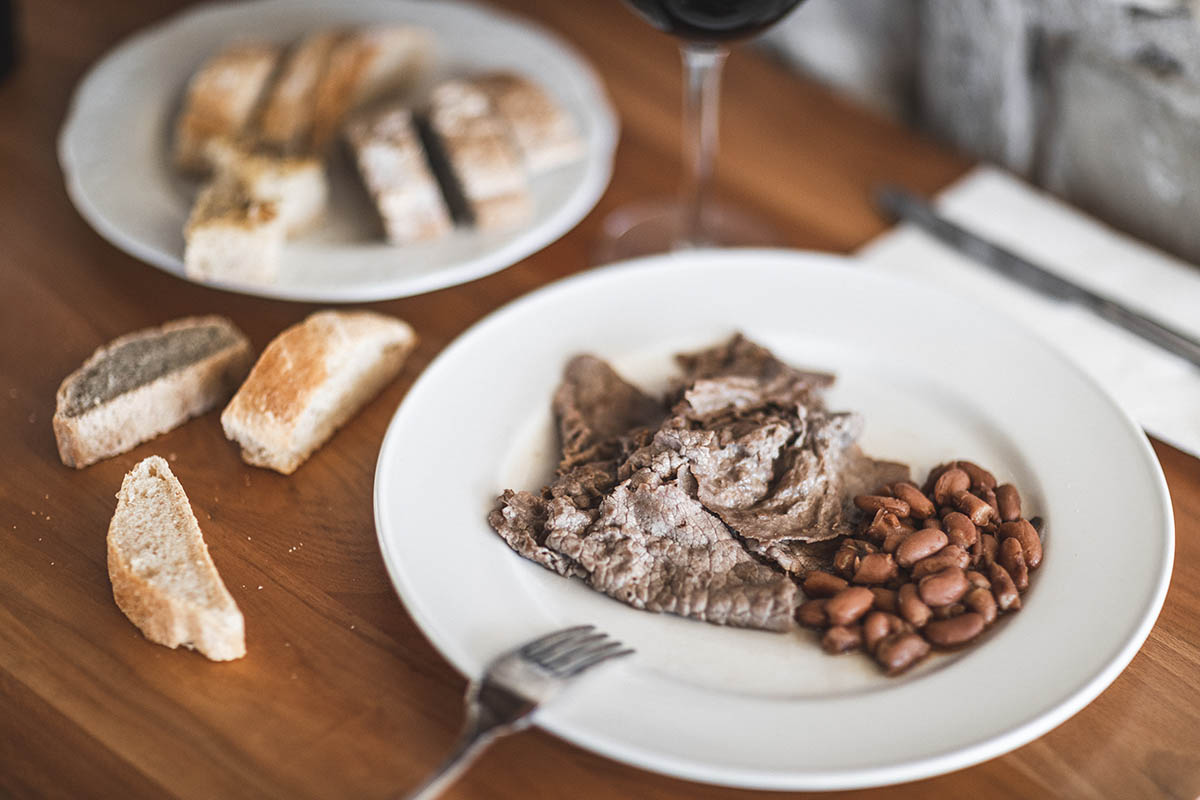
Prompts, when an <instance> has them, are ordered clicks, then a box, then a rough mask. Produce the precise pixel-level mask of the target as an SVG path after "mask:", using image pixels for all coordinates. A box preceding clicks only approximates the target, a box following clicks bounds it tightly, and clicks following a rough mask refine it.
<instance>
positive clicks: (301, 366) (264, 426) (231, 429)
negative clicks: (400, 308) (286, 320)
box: [221, 311, 417, 475]
mask: <svg viewBox="0 0 1200 800" xmlns="http://www.w3.org/2000/svg"><path fill="white" fill-rule="evenodd" d="M416 341H417V337H416V334H415V333H414V332H413V329H412V328H411V327H410V326H409V325H408V323H406V322H402V321H400V320H398V319H395V318H394V317H388V316H384V315H383V314H376V313H374V312H371V311H319V312H317V313H315V314H313V315H311V316H309V317H308V318H307V319H305V320H304V321H303V322H301V323H299V324H297V325H293V326H292V327H290V328H288V329H287V330H285V331H284V332H283V333H281V334H279V335H278V336H277V337H275V339H274V340H273V341H272V342H271V343H270V344H269V345H267V348H266V349H265V350H263V354H262V356H261V357H260V358H259V359H258V363H256V364H255V365H254V368H253V369H252V370H251V371H250V376H249V377H248V378H246V382H245V383H244V384H242V387H241V388H240V389H238V392H237V394H236V395H234V397H233V399H232V400H230V401H229V405H228V406H226V407H225V410H224V411H223V412H222V413H221V425H222V426H223V427H224V428H225V435H226V436H227V437H229V438H230V439H232V440H234V441H236V442H238V443H239V444H240V445H241V447H242V458H243V459H245V461H246V462H247V463H249V464H254V465H255V466H259V467H268V468H270V469H273V470H276V471H278V472H282V473H284V474H285V475H287V474H291V473H292V472H294V471H295V470H296V468H297V467H299V466H300V464H302V463H303V462H304V460H305V459H307V458H308V457H309V456H310V455H311V454H312V453H313V452H314V451H315V450H316V449H317V448H318V447H320V446H321V445H322V444H324V443H325V441H326V440H327V439H328V438H329V437H330V436H332V435H333V432H334V431H335V430H337V429H338V428H339V427H341V426H342V424H344V423H345V422H346V421H347V420H348V419H350V417H352V416H354V414H355V413H357V412H358V410H359V409H360V408H362V407H363V406H364V405H366V403H367V402H368V401H369V400H370V399H371V398H372V397H374V396H375V395H376V394H378V393H379V391H380V390H381V389H382V388H383V387H384V386H385V385H386V384H387V383H388V382H389V381H391V380H392V379H393V378H395V377H396V374H397V373H398V372H399V371H400V367H401V366H402V365H403V364H404V359H405V358H407V357H408V354H409V353H410V352H411V351H412V349H413V347H414V346H415V345H416Z"/></svg>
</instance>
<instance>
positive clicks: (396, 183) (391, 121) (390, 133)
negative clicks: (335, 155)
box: [346, 108, 453, 244]
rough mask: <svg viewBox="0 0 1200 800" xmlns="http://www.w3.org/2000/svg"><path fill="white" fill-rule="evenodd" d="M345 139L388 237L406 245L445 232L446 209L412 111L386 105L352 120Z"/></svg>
mask: <svg viewBox="0 0 1200 800" xmlns="http://www.w3.org/2000/svg"><path fill="white" fill-rule="evenodd" d="M346 140H347V141H348V142H349V144H350V148H351V150H352V151H353V152H354V160H355V162H356V163H357V164H358V172H359V174H360V175H361V176H362V179H363V183H364V184H366V187H367V191H368V192H369V193H370V195H371V199H373V200H374V201H375V208H376V209H378V211H379V216H380V217H381V218H382V219H383V227H384V230H385V231H386V232H387V238H388V241H389V242H391V243H392V244H409V243H410V242H419V241H424V240H427V239H436V238H437V237H439V236H442V235H444V234H446V233H448V232H449V231H450V229H451V228H452V227H453V223H452V222H451V220H450V212H449V210H448V209H447V208H446V203H445V201H444V200H443V199H442V190H441V189H440V188H439V187H438V182H437V179H436V178H435V177H434V175H433V172H432V171H431V170H430V168H429V163H428V162H427V161H426V159H425V149H424V148H423V147H422V146H421V139H420V136H419V135H418V134H417V129H416V126H415V125H414V124H413V115H412V112H411V111H409V110H408V109H406V108H389V109H385V110H382V111H380V112H378V113H375V114H373V115H370V116H367V117H363V118H360V119H356V120H353V121H352V122H351V123H350V124H349V125H347V126H346Z"/></svg>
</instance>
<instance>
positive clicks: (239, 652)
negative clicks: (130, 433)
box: [108, 456, 246, 661]
mask: <svg viewBox="0 0 1200 800" xmlns="http://www.w3.org/2000/svg"><path fill="white" fill-rule="evenodd" d="M108 578H109V580H110V581H111V582H112V590H113V599H114V600H116V601H117V607H118V608H120V609H121V611H122V612H124V614H125V616H127V617H129V620H130V622H132V623H133V624H134V625H136V626H137V627H138V628H139V629H140V630H141V631H142V633H143V634H145V636H146V638H147V639H149V640H150V641H152V642H157V643H158V644H162V645H166V646H167V647H171V648H175V647H178V646H179V645H183V646H184V647H190V648H192V649H194V650H197V651H199V652H200V653H203V654H204V655H205V656H208V657H209V658H211V659H212V660H213V661H229V660H231V659H235V658H241V657H242V656H244V655H246V636H245V621H244V620H243V618H242V612H241V611H240V610H238V607H237V603H235V602H234V601H233V597H232V596H231V595H230V594H229V590H228V589H226V588H225V584H224V583H223V582H222V581H221V576H220V575H219V574H218V573H217V567H216V565H215V564H213V560H212V557H211V556H210V555H209V554H208V545H206V544H205V542H204V536H203V534H201V533H200V525H199V524H198V523H197V522H196V515H195V514H193V513H192V506H191V503H189V502H188V498H187V494H185V493H184V491H183V487H182V486H180V485H179V481H178V480H177V479H176V478H175V475H174V474H172V472H171V468H170V466H168V465H167V462H166V461H165V460H164V459H162V458H161V457H159V456H150V457H149V458H146V459H145V460H143V461H141V462H140V463H139V464H138V465H137V466H136V467H134V468H133V469H132V470H130V472H129V474H127V475H126V476H125V480H124V481H123V482H122V483H121V491H120V492H119V493H118V494H117V510H116V513H114V514H113V518H112V522H111V523H109V526H108Z"/></svg>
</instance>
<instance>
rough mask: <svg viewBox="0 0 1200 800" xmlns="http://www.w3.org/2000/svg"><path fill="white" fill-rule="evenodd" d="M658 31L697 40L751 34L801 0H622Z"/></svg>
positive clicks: (713, 40) (704, 40)
mask: <svg viewBox="0 0 1200 800" xmlns="http://www.w3.org/2000/svg"><path fill="white" fill-rule="evenodd" d="M625 2H626V3H628V4H629V5H630V6H632V7H633V8H634V9H635V10H636V11H637V12H638V14H640V15H641V16H642V18H644V19H645V20H646V21H647V22H649V23H650V24H651V25H653V26H654V27H656V28H658V29H659V30H660V31H664V32H666V33H669V34H672V35H674V36H678V37H680V38H682V39H691V40H694V41H699V42H723V41H728V40H730V39H741V38H744V37H746V36H753V35H754V34H756V33H758V32H759V31H761V30H763V29H764V28H766V27H768V26H770V25H772V24H774V23H775V22H776V21H777V20H779V18H780V17H782V16H783V15H785V14H787V13H788V12H789V11H791V10H792V9H793V8H795V7H796V6H797V5H799V4H800V3H801V2H802V0H625Z"/></svg>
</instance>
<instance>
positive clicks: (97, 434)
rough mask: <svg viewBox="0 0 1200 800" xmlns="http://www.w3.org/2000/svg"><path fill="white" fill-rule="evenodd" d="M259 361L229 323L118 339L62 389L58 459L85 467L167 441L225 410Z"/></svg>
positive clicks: (202, 322)
mask: <svg viewBox="0 0 1200 800" xmlns="http://www.w3.org/2000/svg"><path fill="white" fill-rule="evenodd" d="M252 360H253V354H252V353H251V352H250V343H249V342H248V341H247V340H246V337H245V336H244V335H243V334H242V332H241V331H239V330H238V329H237V328H236V327H234V325H233V323H232V322H230V321H229V320H227V319H225V318H224V317H216V316H209V317H187V318H184V319H178V320H174V321H173V322H168V323H166V324H165V325H162V326H160V327H157V328H147V329H145V330H140V331H136V332H134V333H130V334H127V335H125V336H121V337H120V338H118V339H114V340H113V341H111V342H109V343H108V344H106V345H104V346H103V347H101V348H100V349H98V350H96V352H95V353H93V354H92V356H91V357H90V358H88V360H87V361H85V362H84V363H83V366H81V367H80V368H79V369H77V370H75V371H74V372H72V373H71V374H70V375H68V376H67V377H66V379H65V380H64V381H63V382H62V385H61V386H59V387H58V396H57V398H56V403H55V406H56V407H55V411H54V420H53V425H54V436H55V438H56V439H57V440H58V453H59V456H60V457H61V458H62V461H63V463H64V464H66V465H67V466H69V467H85V466H87V465H88V464H92V463H94V462H96V461H99V460H100V459H103V458H108V457H110V456H114V455H116V454H118V453H123V452H125V451H126V450H129V449H130V448H132V447H134V446H136V445H138V444H140V443H141V442H144V441H146V440H148V439H152V438H154V437H155V436H158V435H159V434H160V433H165V432H166V431H169V430H171V429H172V428H174V427H176V426H177V425H179V424H180V423H182V422H184V421H185V420H187V419H189V418H191V417H194V416H196V415H197V414H203V413H204V412H205V411H208V410H209V409H211V408H213V407H215V406H216V405H218V404H220V403H223V402H224V401H225V399H226V398H228V397H229V396H230V395H232V394H233V391H234V389H236V388H237V386H238V384H239V383H240V382H241V380H242V378H243V377H244V376H245V375H246V372H247V371H248V370H249V369H250V363H251V361H252Z"/></svg>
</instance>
